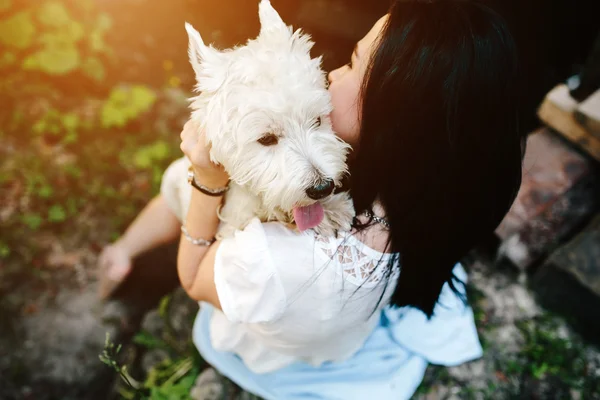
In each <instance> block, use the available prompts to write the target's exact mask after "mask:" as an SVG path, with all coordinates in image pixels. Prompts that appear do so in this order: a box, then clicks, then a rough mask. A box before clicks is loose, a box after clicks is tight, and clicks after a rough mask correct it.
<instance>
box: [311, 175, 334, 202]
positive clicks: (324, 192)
mask: <svg viewBox="0 0 600 400" xmlns="http://www.w3.org/2000/svg"><path fill="white" fill-rule="evenodd" d="M333 188H334V184H333V181H332V180H331V179H326V180H323V181H321V183H320V184H318V185H316V186H313V187H311V188H308V189H306V195H307V196H308V197H310V198H311V199H313V200H320V199H322V198H324V197H327V196H329V195H330V194H331V192H333Z"/></svg>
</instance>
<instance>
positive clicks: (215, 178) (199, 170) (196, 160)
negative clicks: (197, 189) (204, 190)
mask: <svg viewBox="0 0 600 400" xmlns="http://www.w3.org/2000/svg"><path fill="white" fill-rule="evenodd" d="M180 148H181V151H183V153H184V154H185V155H186V156H187V157H188V159H189V160H190V161H191V163H192V167H193V168H194V174H195V175H196V181H197V182H198V183H200V184H202V185H204V186H206V187H208V188H211V189H217V188H221V187H224V186H226V185H227V182H229V175H227V172H225V170H224V169H223V167H222V166H221V165H217V164H215V163H213V162H212V161H211V160H210V155H209V147H208V146H206V145H205V139H204V130H202V129H201V128H200V126H199V125H198V123H196V122H194V121H192V120H189V121H188V122H187V123H186V124H185V125H184V127H183V131H182V132H181V145H180Z"/></svg>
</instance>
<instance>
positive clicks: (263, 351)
mask: <svg viewBox="0 0 600 400" xmlns="http://www.w3.org/2000/svg"><path fill="white" fill-rule="evenodd" d="M186 170H187V160H184V159H179V160H177V161H175V162H174V163H173V164H172V165H171V166H170V167H169V168H168V169H167V171H166V172H165V174H164V177H163V182H162V186H161V193H162V195H163V197H164V198H165V200H166V202H167V204H168V205H169V206H170V207H171V208H172V210H173V212H174V213H175V214H176V215H177V216H178V217H179V218H180V219H181V218H182V217H183V216H185V214H186V213H187V208H188V205H189V201H190V196H191V190H192V189H191V188H190V186H189V185H188V184H187V182H186V176H185V175H186ZM389 257H390V255H388V254H383V253H380V252H378V251H375V250H373V249H370V248H369V247H367V246H365V245H364V244H362V243H361V242H360V241H358V240H357V239H356V238H355V237H354V236H352V235H350V234H347V233H341V234H339V235H338V237H322V236H318V235H316V234H315V233H314V231H312V230H308V231H305V232H302V233H300V232H298V231H295V230H291V229H289V228H288V227H286V226H284V225H282V224H279V223H276V222H269V223H261V222H260V221H259V220H258V219H254V220H252V221H251V222H250V224H249V225H248V226H247V227H246V228H245V229H244V230H243V231H238V232H236V234H235V235H234V237H231V238H227V239H225V240H223V241H222V242H221V244H220V247H219V249H218V251H217V254H216V258H215V271H214V276H215V285H216V289H217V293H218V296H219V301H220V303H221V308H222V310H223V311H222V312H220V311H218V310H217V311H216V312H215V313H214V314H213V317H212V320H211V326H210V333H211V343H212V344H213V347H214V348H215V349H217V350H221V351H229V352H233V353H236V354H237V355H238V356H240V357H241V358H242V360H243V361H244V362H245V364H246V365H247V366H248V368H249V369H251V370H252V371H254V372H257V373H262V372H269V371H273V370H276V369H278V368H281V367H284V366H286V365H288V364H291V363H293V362H294V361H304V362H307V363H310V364H313V365H320V364H322V363H324V362H326V361H342V360H345V359H348V358H350V357H351V356H352V355H353V354H354V353H355V352H356V351H358V350H359V349H360V348H361V347H362V345H363V343H364V342H365V340H366V339H367V337H368V336H369V334H370V333H371V331H372V330H373V328H374V327H375V325H376V324H377V322H378V321H379V317H380V313H379V312H378V311H379V310H381V309H382V308H383V307H384V306H385V305H386V304H387V303H388V300H389V298H390V296H391V294H392V292H393V290H394V288H395V281H396V278H397V274H398V273H399V272H398V268H395V269H394V270H393V271H392V276H391V277H390V279H389V282H390V284H389V285H387V287H386V285H385V279H383V276H384V271H385V270H386V268H387V261H388V260H389Z"/></svg>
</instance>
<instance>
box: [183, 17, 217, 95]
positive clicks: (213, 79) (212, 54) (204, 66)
mask: <svg viewBox="0 0 600 400" xmlns="http://www.w3.org/2000/svg"><path fill="white" fill-rule="evenodd" d="M185 30H186V31H187V33H188V37H189V41H190V42H189V49H188V54H189V56H190V63H191V64H192V68H193V69H194V72H195V73H196V81H197V83H198V86H197V88H198V90H200V91H207V92H215V91H217V90H218V89H219V87H221V85H222V83H223V81H224V80H225V74H226V71H225V70H226V66H225V56H224V55H223V54H222V53H221V52H220V51H219V50H216V49H214V48H213V47H210V46H207V45H205V44H204V42H203V41H202V37H201V36H200V33H199V32H198V31H197V30H196V29H194V27H193V26H192V25H190V24H189V23H187V22H186V23H185Z"/></svg>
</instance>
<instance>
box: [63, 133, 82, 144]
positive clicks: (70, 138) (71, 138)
mask: <svg viewBox="0 0 600 400" xmlns="http://www.w3.org/2000/svg"><path fill="white" fill-rule="evenodd" d="M77 137H78V135H77V132H75V131H70V132H68V133H67V134H66V135H65V137H63V139H62V143H64V144H72V143H75V142H77Z"/></svg>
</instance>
